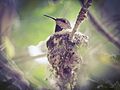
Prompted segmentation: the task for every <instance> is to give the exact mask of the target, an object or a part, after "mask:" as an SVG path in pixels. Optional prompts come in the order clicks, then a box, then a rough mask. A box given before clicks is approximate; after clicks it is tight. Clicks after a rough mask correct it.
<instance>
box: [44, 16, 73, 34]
mask: <svg viewBox="0 0 120 90" xmlns="http://www.w3.org/2000/svg"><path fill="white" fill-rule="evenodd" d="M44 16H46V17H49V18H51V19H53V20H55V21H56V30H55V32H58V31H62V30H63V29H71V25H70V22H69V21H68V20H67V19H64V18H54V17H51V16H48V15H44ZM58 29H59V30H58Z"/></svg>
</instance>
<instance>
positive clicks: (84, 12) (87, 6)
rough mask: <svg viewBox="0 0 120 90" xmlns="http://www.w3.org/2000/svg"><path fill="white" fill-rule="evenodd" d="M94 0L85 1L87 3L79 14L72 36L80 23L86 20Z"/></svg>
mask: <svg viewBox="0 0 120 90" xmlns="http://www.w3.org/2000/svg"><path fill="white" fill-rule="evenodd" d="M91 3H92V0H87V1H86V2H85V4H84V5H83V6H82V8H81V10H80V12H79V15H78V16H77V20H76V23H75V25H74V28H73V30H72V33H71V38H72V37H73V35H74V33H75V32H76V31H77V29H78V26H79V25H80V23H81V22H82V21H83V20H84V18H85V17H86V13H87V11H88V8H89V6H91Z"/></svg>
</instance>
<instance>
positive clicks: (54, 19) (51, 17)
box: [44, 15, 56, 21]
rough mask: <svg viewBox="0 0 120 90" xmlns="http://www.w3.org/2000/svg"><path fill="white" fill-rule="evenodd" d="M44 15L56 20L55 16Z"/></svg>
mask: <svg viewBox="0 0 120 90" xmlns="http://www.w3.org/2000/svg"><path fill="white" fill-rule="evenodd" d="M44 16H46V17H48V18H51V19H53V20H55V21H56V18H54V17H51V16H48V15H44Z"/></svg>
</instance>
